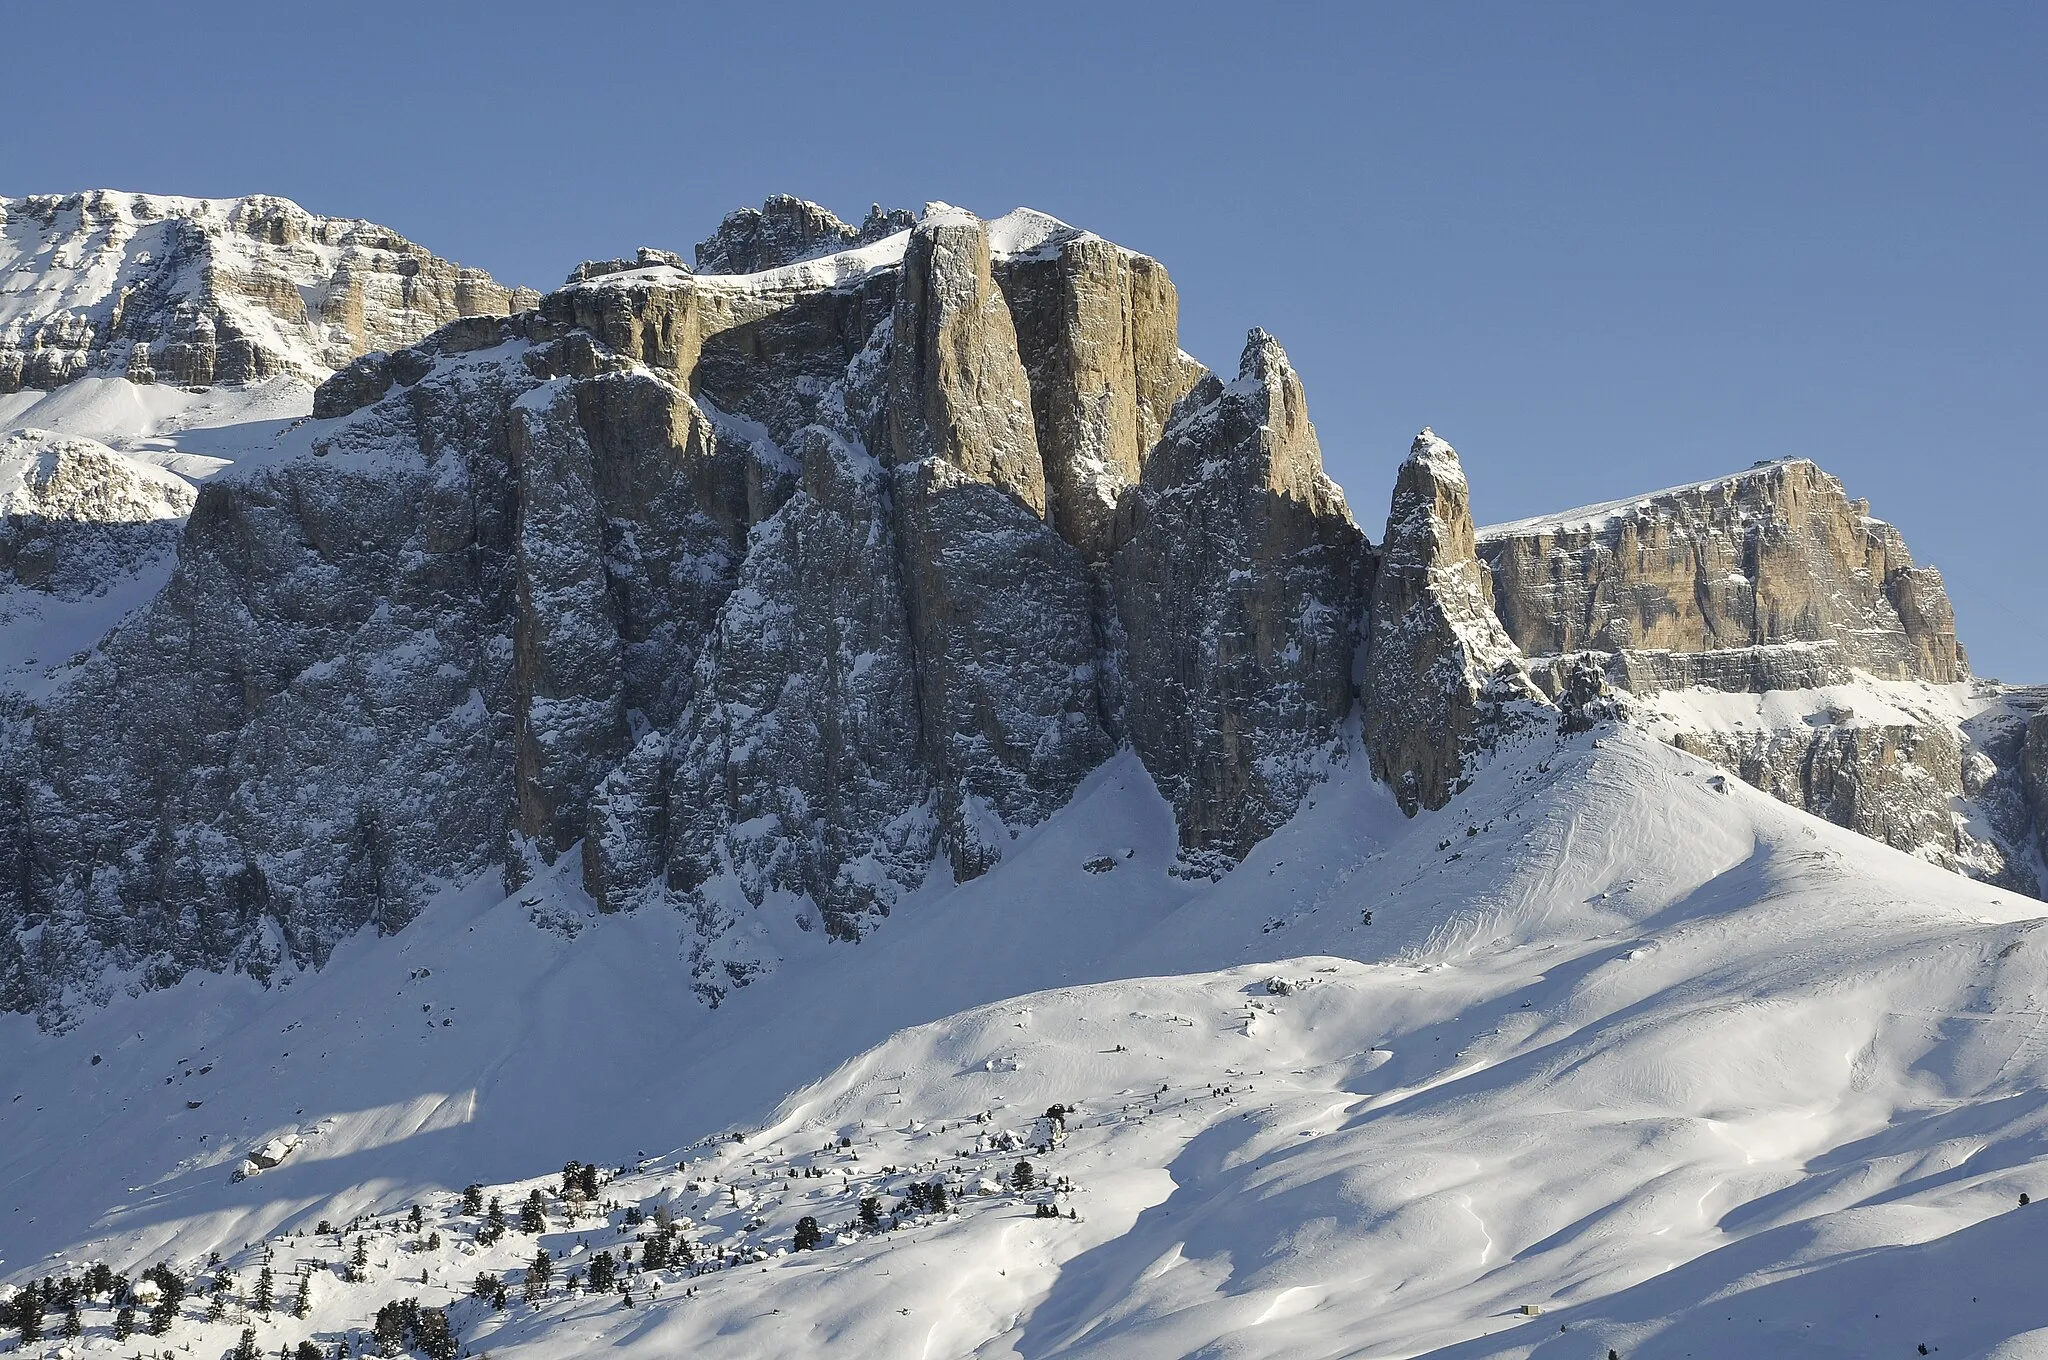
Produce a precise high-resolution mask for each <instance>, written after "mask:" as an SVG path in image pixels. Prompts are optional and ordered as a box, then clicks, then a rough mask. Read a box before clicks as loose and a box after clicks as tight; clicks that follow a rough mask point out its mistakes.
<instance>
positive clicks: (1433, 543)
mask: <svg viewBox="0 0 2048 1360" xmlns="http://www.w3.org/2000/svg"><path fill="white" fill-rule="evenodd" d="M1493 605H1494V602H1493V594H1492V582H1491V579H1490V578H1489V576H1488V574H1487V572H1486V569H1485V568H1484V567H1483V566H1481V565H1480V562H1479V558H1478V556H1477V554H1476V552H1475V538H1474V533H1473V528H1472V502H1471V493H1470V490H1469V488H1468V487H1467V485H1466V482H1465V470H1464V468H1463V467H1462V466H1461V465H1460V464H1459V462H1458V455H1457V451H1456V450H1454V449H1452V448H1451V446H1450V445H1449V444H1446V443H1445V442H1444V441H1443V440H1441V439H1439V438H1437V437H1436V435H1435V434H1433V433H1432V432H1431V431H1429V430H1426V429H1425V430H1424V431H1423V432H1422V433H1421V434H1419V435H1417V436H1416V438H1415V445H1414V447H1413V448H1412V449H1411V450H1410V451H1409V455H1408V461H1407V462H1405V463H1403V464H1402V465H1401V471H1400V474H1399V477H1398V479H1397V480H1396V481H1395V484H1394V501H1393V505H1392V508H1391V509H1389V511H1388V512H1387V537H1386V541H1385V543H1384V544H1382V545H1381V548H1380V563H1379V573H1378V576H1377V577H1376V578H1375V580H1374V583H1373V592H1372V609H1371V614H1370V618H1369V622H1368V632H1367V650H1366V660H1365V683H1364V686H1363V691H1362V697H1363V700H1364V710H1365V746H1366V750H1367V751H1368V752H1370V753H1371V756H1372V763H1373V773H1374V774H1375V775H1377V776H1378V777H1379V778H1380V779H1381V780H1383V781H1385V782H1386V783H1388V784H1391V785H1393V788H1394V795H1395V797H1396V798H1398V799H1399V800H1400V803H1401V807H1402V808H1403V810H1405V811H1406V812H1408V813H1409V814H1410V815H1413V814H1414V813H1415V812H1417V811H1418V810H1420V809H1423V808H1440V807H1442V806H1443V805H1444V804H1445V803H1447V802H1449V801H1450V798H1451V795H1452V794H1454V793H1456V792H1457V791H1458V790H1459V789H1460V788H1462V787H1464V780H1465V778H1466V774H1467V771H1468V769H1469V767H1470V764H1471V760H1472V757H1473V756H1474V755H1475V754H1476V753H1477V752H1478V751H1479V750H1480V749H1481V748H1483V747H1484V746H1485V745H1487V743H1488V742H1489V741H1490V740H1492V739H1493V736H1494V734H1495V733H1497V732H1498V730H1499V729H1500V727H1501V725H1502V724H1503V723H1504V722H1507V721H1510V720H1511V718H1512V710H1513V707H1514V706H1515V705H1518V704H1522V703H1526V702H1531V701H1535V702H1541V695H1540V694H1539V693H1538V692H1537V691H1536V689H1535V687H1534V685H1533V684H1532V682H1531V681H1530V679H1529V676H1528V673H1527V671H1526V670H1525V669H1524V665H1523V660H1522V654H1521V652H1520V651H1519V649H1517V648H1516V646H1515V644H1514V641H1513V640H1512V639H1511V638H1510V637H1509V636H1508V634H1507V633H1506V631H1505V630H1503V629H1502V627H1501V623H1500V620H1499V619H1498V618H1496V617H1495V616H1494V607H1493Z"/></svg>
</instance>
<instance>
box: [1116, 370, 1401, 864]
mask: <svg viewBox="0 0 2048 1360" xmlns="http://www.w3.org/2000/svg"><path fill="white" fill-rule="evenodd" d="M1120 530H1121V531H1120V534H1119V538H1120V539H1121V542H1120V544H1119V546H1118V547H1117V550H1116V553H1115V556H1114V558H1113V559H1112V563H1111V579H1112V581H1113V582H1114V587H1115V598H1116V607H1117V615H1118V618H1119V619H1120V620H1121V622H1122V625H1123V633H1124V636H1125V638H1126V640H1127V647H1128V658H1129V659H1128V669H1129V673H1130V675H1131V677H1132V684H1131V686H1130V690H1129V699H1128V709H1127V715H1128V716H1127V722H1128V727H1129V732H1130V738H1131V742H1132V744H1133V745H1134V746H1135V747H1136V748H1137V750H1138V754H1139V755H1140V757H1141V758H1142V759H1143V760H1144V762H1145V767H1146V769H1148V770H1149V771H1150V772H1151V774H1152V777H1153V779H1154V780H1155V781H1156V782H1157V783H1158V785H1159V787H1160V790H1161V792H1163V793H1164V794H1165V795H1166V797H1167V800H1168V801H1169V802H1171V803H1172V804H1173V807H1174V812H1175V815H1176V819H1177V821H1178V823H1179V828H1180V841H1181V849H1182V851H1183V853H1184V854H1185V855H1187V856H1189V857H1190V858H1191V859H1193V860H1195V861H1197V862H1203V863H1207V862H1220V863H1234V862H1236V861H1237V860H1239V859H1242V858H1243V857H1244V855H1245V853H1246V851H1248V850H1249V849H1250V848H1251V847H1252V846H1253V845H1254V844H1256V843H1257V842H1258V841H1260V840H1262V839H1264V838H1265V837H1266V836H1267V835H1269V834H1271V832H1272V831H1273V830H1274V829H1275V828H1277V827H1278V826H1279V825H1280V824H1281V823H1282V822H1285V821H1286V820H1287V819H1288V818H1289V817H1291V816H1293V815H1294V812H1295V810H1296V809H1297V808H1298V807H1299V806H1300V803H1301V800H1302V797H1303V796H1304V794H1305V793H1306V791H1307V788H1308V786H1309V784H1310V782H1311V781H1312V780H1313V778H1314V777H1315V773H1316V769H1317V764H1318V761H1319V760H1320V759H1321V758H1322V757H1323V756H1325V755H1326V753H1327V752H1328V751H1329V749H1330V748H1331V746H1332V744H1333V743H1334V741H1335V739H1336V737H1337V733H1338V729H1339V728H1340V726H1341V725H1342V723H1343V721H1344V719H1345V716H1346V714H1347V713H1348V712H1349V711H1350V708H1351V702H1352V661H1353V655H1354V653H1355V651H1356V650H1357V647H1358V644H1359V641H1360V624H1361V622H1362V621H1363V615H1364V607H1365V602H1366V600H1367V598H1368V596H1369V592H1370V583H1371V571H1372V566H1371V558H1370V554H1369V550H1368V548H1367V545H1366V542H1365V536H1364V535H1363V534H1361V533H1360V532H1359V531H1358V528H1357V526H1356V525H1355V524H1353V523H1352V520H1351V514H1350V511H1349V509H1348V508H1347V507H1346V506H1345V504H1344V497H1343V494H1342V493H1341V492H1340V491H1339V490H1338V489H1337V486H1336V484H1335V483H1333V482H1332V481H1330V479H1329V478H1328V477H1327V476H1325V475H1324V473H1323V465H1322V453H1321V450H1320V449H1319V448H1318V447H1317V443H1316V435H1315V430H1314V428H1313V427H1312V426H1311V425H1310V424H1309V419H1308V404H1307V401H1306V398H1305V397H1304V396H1303V393H1302V389H1301V381H1300V379H1299V378H1298V377H1297V376H1296V374H1295V372H1294V369H1293V367H1292V366H1291V365H1290V364H1289V363H1288V362H1287V356H1286V354H1285V353H1284V352H1283V351H1282V350H1281V348H1280V345H1279V343H1278V342H1277V341H1275V340H1274V339H1273V337H1272V336H1270V335H1268V334H1266V333H1265V332H1264V331H1260V330H1255V331H1253V332H1252V333H1251V336H1250V338H1249V339H1248V340H1247V341H1246V343H1245V348H1244V354H1243V357H1242V358H1241V360H1240V361H1239V364H1238V375H1237V379H1236V381H1234V382H1231V383H1229V384H1227V385H1226V384H1225V383H1223V382H1221V381H1219V380H1218V379H1216V378H1215V377H1213V376H1211V377H1204V378H1203V379H1202V380H1201V382H1199V383H1198V384H1196V386H1195V389H1194V391H1193V392H1192V393H1190V394H1189V395H1188V396H1187V397H1186V398H1185V399H1184V400H1183V401H1182V402H1181V403H1180V406H1179V409H1178V410H1176V411H1175V413H1174V416H1173V419H1172V421H1171V422H1170V423H1169V424H1168V425H1167V427H1166V431H1165V437H1164V438H1163V439H1161V440H1160V442H1159V446H1158V448H1157V449H1156V450H1155V451H1154V452H1153V453H1152V456H1151V458H1150V460H1149V461H1148V462H1147V463H1146V464H1145V468H1144V480H1143V484H1142V486H1141V487H1139V488H1138V489H1135V490H1133V491H1129V492H1126V493H1125V495H1124V497H1123V508H1122V511H1121V514H1120Z"/></svg>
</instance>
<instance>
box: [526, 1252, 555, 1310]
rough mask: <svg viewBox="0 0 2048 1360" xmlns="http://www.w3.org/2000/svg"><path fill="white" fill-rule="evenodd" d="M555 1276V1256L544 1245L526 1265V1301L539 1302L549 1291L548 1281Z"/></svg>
mask: <svg viewBox="0 0 2048 1360" xmlns="http://www.w3.org/2000/svg"><path fill="white" fill-rule="evenodd" d="M554 1276H555V1258H554V1257H552V1256H550V1255H548V1249H547V1248H546V1247H542V1248H541V1249H540V1250H539V1251H536V1252H535V1253H534V1254H533V1260H531V1261H529V1262H528V1263H527V1266H526V1301H527V1302H528V1303H534V1302H537V1301H538V1300H539V1298H540V1296H541V1295H543V1294H545V1293H546V1292H547V1288H548V1281H549V1280H551V1279H553V1278H554Z"/></svg>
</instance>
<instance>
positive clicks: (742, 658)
mask: <svg viewBox="0 0 2048 1360" xmlns="http://www.w3.org/2000/svg"><path fill="white" fill-rule="evenodd" d="M800 456H801V458H802V460H803V477H802V484H801V489H800V490H799V491H798V492H797V493H796V495H794V496H793V497H792V498H791V499H790V500H789V501H788V503H786V504H785V505H784V506H783V507H782V509H781V510H780V511H778V512H777V513H776V515H775V517H774V518H773V519H771V520H769V521H768V522H767V523H766V524H764V525H763V526H762V527H761V530H760V532H759V534H758V535H757V536H756V538H755V541H754V543H753V547H752V551H751V552H749V554H748V556H747V561H746V567H745V569H744V571H743V572H742V574H741V577H740V580H739V584H738V586H737V587H736V588H735V589H734V591H733V592H732V594H731V595H730V596H729V597H727V599H726V602H725V605H724V606H723V608H722V609H721V610H720V612H719V615H718V620H717V623H716V626H715V627H714V629H713V630H712V633H711V636H710V638H709V640H708V642H707V644H706V646H705V649H704V653H703V655H702V657H701V658H700V660H699V662H698V666H697V686H696V691H697V692H696V697H695V699H694V702H693V703H692V705H691V707H690V709H689V711H688V713H687V714H685V715H684V717H683V720H682V722H681V724H680V725H679V728H678V730H677V733H676V736H675V739H674V742H673V746H674V769H675V775H674V777H673V779H672V781H671V783H670V786H669V791H668V794H667V803H668V806H669V808H670V809H671V811H670V812H669V815H668V825H669V830H668V833H667V835H668V840H667V844H666V845H665V847H664V849H665V852H666V862H667V863H668V864H670V865H672V866H674V868H673V872H672V875H671V878H670V886H672V887H673V888H675V889H677V890H678V891H680V892H682V893H684V894H685V895H686V897H689V898H690V899H691V900H693V902H694V904H695V905H696V906H697V907H698V909H699V910H700V911H705V912H713V911H716V910H717V906H718V904H717V903H715V902H714V901H713V900H711V898H710V896H709V894H707V893H706V892H705V888H706V886H707V884H708V883H709V882H710V880H711V879H712V878H713V877H714V876H715V875H717V874H718V873H720V872H723V871H727V870H728V869H729V871H730V872H731V874H732V875H733V877H734V878H735V879H736V881H737V886H738V887H739V889H740V892H741V893H742V894H743V895H744V897H745V898H746V901H747V903H748V904H749V905H750V906H753V907H759V906H761V905H762V903H763V902H764V900H765V899H766V897H767V895H768V894H769V893H771V892H778V891H779V892H781V893H783V894H786V895H787V896H788V897H789V899H791V900H792V902H795V901H799V900H801V899H805V898H808V899H809V900H810V902H812V903H814V904H815V905H816V907H817V909H818V914H819V915H820V916H821V917H822V919H823V924H824V925H825V927H826V929H827V930H829V931H831V932H833V933H834V934H838V935H847V936H851V935H856V934H858V933H860V931H861V929H862V928H863V927H864V926H865V925H866V924H867V918H869V917H871V916H874V915H877V914H881V913H884V912H886V911H887V907H888V903H889V901H890V899H891V898H892V897H893V896H894V895H895V893H897V892H900V891H903V890H905V889H908V888H912V887H915V886H916V885H917V884H918V883H919V882H921V881H922V879H923V877H924V873H925V870H926V869H927V867H928V866H929V865H930V864H931V861H932V855H933V852H934V850H935V848H936V823H935V820H934V816H933V810H932V780H931V777H930V773H929V772H928V771H927V770H926V769H925V768H924V766H923V764H922V762H921V761H920V759H919V754H920V745H921V737H920V722H919V714H918V692H917V675H916V669H917V658H916V655H915V653H914V651H913V648H912V645H911V636H910V621H909V616H908V614H907V613H906V610H905V606H904V600H905V595H904V587H903V580H902V575H901V569H900V566H899V562H898V555H897V549H896V543H895V533H894V529H893V527H892V524H891V516H890V508H889V496H888V491H889V480H888V476H887V474H886V473H885V472H884V470H883V469H882V467H881V465H880V463H878V462H877V461H876V460H875V459H874V458H872V457H871V456H869V455H868V454H866V453H865V452H863V451H862V450H861V449H860V448H859V447H858V446H856V445H853V444H849V443H847V442H846V441H845V440H844V439H842V438H840V437H838V436H836V435H834V434H832V433H831V432H829V431H827V430H825V429H823V428H822V427H819V426H812V427H809V429H808V430H807V431H806V433H805V436H804V439H803V442H802V446H801V454H800ZM802 922H803V924H804V926H805V928H809V927H810V926H811V925H813V924H816V922H815V921H814V920H813V919H812V918H811V917H810V916H808V915H805V916H804V917H803V918H802ZM707 933H709V932H707Z"/></svg>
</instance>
